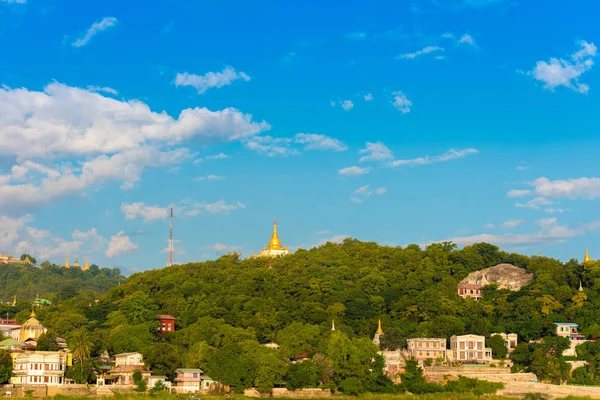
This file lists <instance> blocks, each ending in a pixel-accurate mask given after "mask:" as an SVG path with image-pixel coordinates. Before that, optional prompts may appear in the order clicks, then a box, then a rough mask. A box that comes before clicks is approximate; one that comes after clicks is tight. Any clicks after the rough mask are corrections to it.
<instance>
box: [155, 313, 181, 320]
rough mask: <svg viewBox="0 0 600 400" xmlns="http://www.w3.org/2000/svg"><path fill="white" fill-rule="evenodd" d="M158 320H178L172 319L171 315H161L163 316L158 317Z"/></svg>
mask: <svg viewBox="0 0 600 400" xmlns="http://www.w3.org/2000/svg"><path fill="white" fill-rule="evenodd" d="M156 319H172V320H176V319H177V318H175V317H172V316H170V315H166V314H161V315H157V316H156Z"/></svg>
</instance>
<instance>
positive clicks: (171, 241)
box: [167, 207, 173, 267]
mask: <svg viewBox="0 0 600 400" xmlns="http://www.w3.org/2000/svg"><path fill="white" fill-rule="evenodd" d="M171 265H173V207H171V219H170V220H169V261H168V262H167V266H168V267H170V266H171Z"/></svg>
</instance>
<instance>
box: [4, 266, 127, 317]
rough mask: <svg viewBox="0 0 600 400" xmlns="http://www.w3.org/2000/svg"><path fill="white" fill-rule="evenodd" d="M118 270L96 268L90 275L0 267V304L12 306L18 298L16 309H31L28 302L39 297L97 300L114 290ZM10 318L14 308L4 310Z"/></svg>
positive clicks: (74, 270) (71, 270)
mask: <svg viewBox="0 0 600 400" xmlns="http://www.w3.org/2000/svg"><path fill="white" fill-rule="evenodd" d="M119 275H120V271H119V270H118V269H108V268H102V269H100V268H98V266H96V265H92V266H91V268H90V270H89V271H82V270H81V269H79V268H69V269H67V268H61V267H58V266H56V265H47V264H45V265H44V266H43V267H42V268H37V267H34V266H32V265H27V264H0V301H2V302H5V303H6V302H9V303H11V302H12V301H13V299H14V296H17V309H21V308H28V309H31V302H32V301H33V299H35V297H36V296H37V295H38V294H39V296H40V297H41V298H45V299H48V300H50V301H52V302H60V301H63V300H66V299H69V298H73V297H75V296H76V295H77V294H78V293H79V292H80V291H92V292H95V293H97V294H98V297H99V296H100V295H102V294H104V293H106V292H108V290H109V289H110V288H112V287H115V286H117V284H118V281H119ZM3 308H5V310H3V314H2V315H3V316H4V315H5V313H6V312H9V315H11V316H13V314H14V313H13V311H14V308H11V307H9V308H7V307H3Z"/></svg>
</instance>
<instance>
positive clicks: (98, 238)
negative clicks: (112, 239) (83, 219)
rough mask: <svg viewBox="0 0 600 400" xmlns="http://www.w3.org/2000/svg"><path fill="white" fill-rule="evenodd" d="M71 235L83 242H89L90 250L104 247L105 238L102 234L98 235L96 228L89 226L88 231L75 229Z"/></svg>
mask: <svg viewBox="0 0 600 400" xmlns="http://www.w3.org/2000/svg"><path fill="white" fill-rule="evenodd" d="M71 237H72V238H73V239H74V240H77V241H80V242H83V243H89V245H90V250H92V251H99V250H100V249H102V248H103V247H104V243H105V242H106V239H105V238H104V236H102V235H100V234H99V233H98V230H96V228H91V229H90V230H88V231H80V230H78V229H75V230H74V231H73V233H72V235H71Z"/></svg>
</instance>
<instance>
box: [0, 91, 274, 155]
mask: <svg viewBox="0 0 600 400" xmlns="http://www.w3.org/2000/svg"><path fill="white" fill-rule="evenodd" d="M0 109H1V110H2V119H0V143H2V146H0V156H2V155H4V156H14V157H17V158H18V159H24V158H25V159H32V158H36V157H41V158H45V159H49V158H53V157H61V156H89V155H94V154H114V153H116V152H121V151H124V150H131V149H136V148H139V147H142V146H144V145H154V144H164V143H169V144H173V143H179V142H182V141H185V140H188V139H191V138H198V139H201V140H203V141H205V142H206V141H210V140H224V141H232V140H238V139H242V138H244V137H248V136H252V135H255V134H257V133H260V132H261V131H265V130H269V129H270V126H269V124H268V123H266V122H264V121H263V122H256V121H253V120H252V116H251V115H249V114H243V113H241V112H240V111H238V110H236V109H234V108H226V109H223V110H220V111H210V110H208V109H206V108H198V107H197V108H193V109H192V108H187V109H184V110H183V111H181V113H180V114H179V117H178V118H177V119H174V118H172V117H171V116H169V115H168V114H167V113H165V112H164V111H163V112H161V113H157V112H153V111H151V110H150V107H149V106H148V105H147V104H145V103H143V102H141V101H138V100H130V101H122V100H117V99H114V98H110V97H105V96H103V95H102V94H100V93H96V92H92V91H89V90H85V89H80V88H75V87H70V86H66V85H63V84H61V83H57V82H53V83H51V84H49V85H47V86H46V87H45V88H44V91H43V92H35V91H29V90H27V89H10V88H7V87H0Z"/></svg>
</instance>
